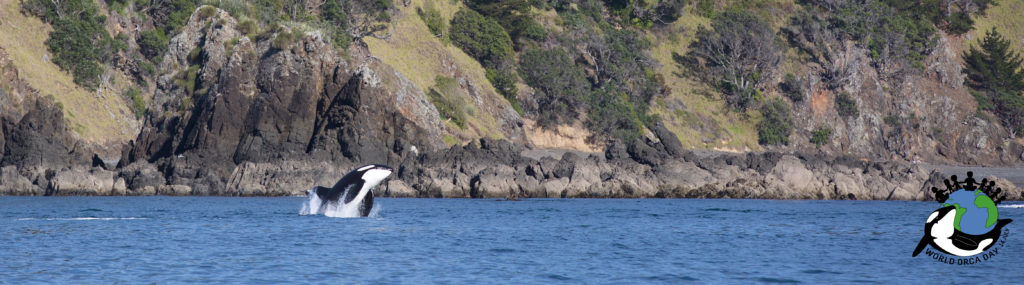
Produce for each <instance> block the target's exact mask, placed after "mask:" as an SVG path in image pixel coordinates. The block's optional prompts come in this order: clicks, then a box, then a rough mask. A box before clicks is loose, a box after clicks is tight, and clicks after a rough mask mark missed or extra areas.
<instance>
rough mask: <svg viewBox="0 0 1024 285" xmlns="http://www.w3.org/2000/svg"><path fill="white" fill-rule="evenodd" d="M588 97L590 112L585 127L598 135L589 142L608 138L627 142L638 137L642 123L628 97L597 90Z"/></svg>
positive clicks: (623, 94) (622, 94)
mask: <svg viewBox="0 0 1024 285" xmlns="http://www.w3.org/2000/svg"><path fill="white" fill-rule="evenodd" d="M589 97H590V98H589V99H590V102H589V104H588V105H589V106H590V110H589V113H588V121H587V122H586V123H585V125H586V127H587V129H590V131H591V132H593V133H595V134H599V135H595V136H594V137H590V138H588V139H589V140H591V141H594V140H595V139H598V138H604V137H610V138H616V139H619V140H621V141H626V142H628V141H633V140H634V139H637V138H639V137H640V133H641V131H642V130H643V122H641V121H640V119H639V118H638V117H637V115H636V114H637V111H636V107H635V106H634V105H633V103H632V102H630V100H629V95H627V94H625V93H617V92H608V91H607V90H603V89H597V90H594V92H592V93H591V95H590V96H589Z"/></svg>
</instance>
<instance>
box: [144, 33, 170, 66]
mask: <svg viewBox="0 0 1024 285" xmlns="http://www.w3.org/2000/svg"><path fill="white" fill-rule="evenodd" d="M169 41H170V38H168V37H167V35H165V34H164V31H163V30H160V29H153V30H146V31H142V32H139V40H138V44H139V52H142V55H145V56H146V58H149V60H156V59H157V58H160V57H162V56H163V55H164V53H165V52H167V45H168V42H169Z"/></svg>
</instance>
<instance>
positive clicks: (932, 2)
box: [883, 0, 996, 35]
mask: <svg viewBox="0 0 1024 285" xmlns="http://www.w3.org/2000/svg"><path fill="white" fill-rule="evenodd" d="M883 2H885V3H886V4H888V5H889V6H892V7H893V8H895V9H896V10H897V11H899V12H901V13H903V14H907V15H914V16H915V17H917V18H921V19H927V20H929V21H931V22H932V23H933V24H934V25H935V26H936V27H939V28H941V29H943V30H945V31H946V32H948V33H950V34H953V35H961V34H963V33H966V32H968V31H970V30H971V29H972V28H973V26H974V20H973V19H971V15H972V14H984V13H985V10H986V9H988V7H989V6H991V5H995V4H996V1H995V0H965V1H952V0H921V1H905V0H884V1H883Z"/></svg>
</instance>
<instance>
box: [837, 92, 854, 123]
mask: <svg viewBox="0 0 1024 285" xmlns="http://www.w3.org/2000/svg"><path fill="white" fill-rule="evenodd" d="M835 107H836V112H838V113H839V115H840V116H843V117H857V116H859V115H860V111H859V110H857V101H856V100H854V99H853V96H850V93H847V92H846V91H843V92H842V93H839V95H836V104H835Z"/></svg>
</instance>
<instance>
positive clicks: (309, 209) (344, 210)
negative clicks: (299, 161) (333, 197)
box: [299, 190, 380, 218]
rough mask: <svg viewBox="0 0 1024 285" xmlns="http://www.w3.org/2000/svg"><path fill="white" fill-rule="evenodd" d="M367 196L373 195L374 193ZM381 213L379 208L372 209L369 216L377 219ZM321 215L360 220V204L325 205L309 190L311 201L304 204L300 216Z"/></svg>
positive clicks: (329, 203) (330, 203) (328, 203)
mask: <svg viewBox="0 0 1024 285" xmlns="http://www.w3.org/2000/svg"><path fill="white" fill-rule="evenodd" d="M367 194H370V195H372V192H371V193H367ZM379 211H380V209H379V207H374V208H371V209H370V215H369V216H370V217H376V216H377V215H378V212H379ZM319 214H323V215H324V216H328V217H332V218H358V217H360V215H359V203H350V204H348V205H346V204H345V203H336V202H334V203H332V202H327V203H323V201H322V200H320V196H319V195H317V194H316V192H315V191H313V190H309V200H306V202H305V203H303V204H302V209H301V210H299V215H319Z"/></svg>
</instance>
